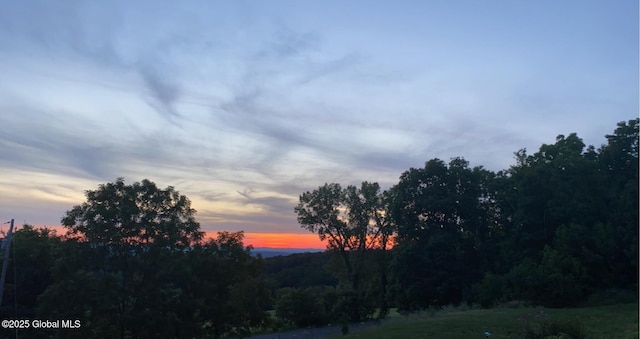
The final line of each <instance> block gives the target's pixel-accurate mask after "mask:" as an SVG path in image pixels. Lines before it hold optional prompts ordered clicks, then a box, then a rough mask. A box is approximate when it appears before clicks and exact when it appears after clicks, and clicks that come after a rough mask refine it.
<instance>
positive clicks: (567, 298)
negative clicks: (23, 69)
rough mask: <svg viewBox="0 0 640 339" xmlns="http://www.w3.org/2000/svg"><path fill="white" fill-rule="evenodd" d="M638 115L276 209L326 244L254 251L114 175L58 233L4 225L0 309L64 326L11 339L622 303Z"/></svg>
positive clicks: (633, 230) (217, 331) (634, 269)
mask: <svg viewBox="0 0 640 339" xmlns="http://www.w3.org/2000/svg"><path fill="white" fill-rule="evenodd" d="M638 125H639V119H634V120H629V121H626V122H620V123H618V124H617V126H616V128H615V130H614V131H613V133H612V134H610V135H606V136H605V137H606V143H604V144H603V145H601V146H599V147H597V148H596V147H594V146H587V145H585V144H584V142H583V141H582V139H580V138H579V137H578V135H576V134H569V135H559V136H558V137H557V138H556V140H555V142H554V143H552V144H543V145H542V146H540V148H539V149H538V150H537V151H536V152H534V153H530V152H529V151H528V150H525V149H521V150H518V151H516V152H515V153H514V154H515V164H514V165H512V166H511V167H510V168H508V169H505V170H501V171H498V172H494V171H490V170H487V169H485V168H483V167H482V166H476V167H472V166H471V165H470V164H469V162H467V161H466V160H465V159H463V158H460V157H456V158H452V159H450V160H449V161H448V162H447V161H444V160H441V159H431V160H428V161H427V162H426V163H425V165H424V167H421V168H410V169H408V170H406V171H405V172H404V173H402V174H401V175H400V177H399V181H398V183H397V184H396V185H394V186H392V187H390V188H389V189H388V190H382V188H381V187H380V186H379V185H378V184H377V183H375V182H367V181H364V182H362V183H361V184H360V185H357V186H356V185H347V186H346V187H344V186H342V185H341V184H339V183H327V184H325V185H323V186H320V187H317V188H315V189H313V188H310V190H309V191H307V192H302V193H301V194H300V199H299V203H298V205H297V206H295V208H293V209H292V213H295V215H296V216H297V218H298V222H299V223H300V225H301V227H303V228H304V229H306V230H308V231H310V232H313V233H316V234H318V236H319V237H320V238H321V239H323V240H326V242H327V244H328V248H327V251H326V252H324V253H306V254H296V255H290V256H286V257H274V258H268V259H262V258H261V257H260V256H254V255H252V248H251V247H247V246H245V245H244V244H243V233H242V232H237V233H231V232H222V233H220V234H219V235H218V237H217V238H216V239H205V238H204V233H203V232H202V231H201V230H200V225H199V223H198V222H197V221H196V217H195V213H196V212H195V210H194V209H193V208H191V204H190V201H189V199H188V198H187V197H185V196H183V195H181V194H179V193H178V192H177V191H175V189H174V188H173V187H167V188H165V189H161V188H158V187H157V186H156V185H155V184H154V183H153V182H150V181H148V180H142V181H141V182H136V183H133V184H130V185H128V184H126V183H125V182H124V179H122V178H119V179H117V180H116V181H115V182H113V183H107V184H103V185H100V186H99V187H98V189H97V190H90V191H87V192H86V202H84V203H83V204H81V205H78V206H74V207H72V208H71V209H70V210H69V211H67V212H66V214H65V216H63V218H62V225H63V226H64V227H65V229H66V231H67V233H66V234H64V235H57V234H55V233H53V232H52V231H50V230H48V229H41V228H34V227H31V226H29V225H24V226H22V227H21V228H20V229H19V230H18V231H16V232H15V233H14V235H13V238H14V249H15V254H12V255H11V256H10V257H11V259H10V265H11V266H10V267H9V269H8V270H7V273H8V275H7V280H6V285H5V291H4V297H3V300H2V306H1V308H0V312H1V313H2V314H1V315H2V318H3V319H14V318H15V319H36V318H37V319H74V320H75V319H79V320H81V322H82V327H81V328H79V329H77V330H74V331H63V330H57V331H51V330H40V331H39V330H35V329H30V330H28V331H22V332H21V333H24V334H22V335H21V336H22V337H43V338H48V337H51V336H53V337H64V338H71V337H77V338H92V337H111V338H148V337H157V338H194V337H202V338H207V337H211V338H219V337H225V336H227V337H228V336H231V337H233V336H246V335H249V334H250V333H251V332H252V331H257V330H259V331H266V330H274V329H280V328H288V327H292V326H316V325H326V324H329V323H334V324H335V323H348V322H351V321H363V320H367V319H372V318H384V317H385V316H386V315H387V313H388V311H389V309H390V308H397V309H398V311H400V312H411V311H416V310H421V309H426V308H433V307H436V308H437V307H442V306H446V305H457V304H460V303H468V304H475V305H480V306H482V307H492V306H495V305H498V304H502V303H506V302H510V301H524V302H529V303H531V304H533V305H543V306H547V307H569V306H577V305H582V304H584V303H585V302H587V301H589V300H594V298H595V297H596V296H603V295H611V294H627V295H633V296H634V298H637V290H638V220H639V216H638V210H639V202H638V185H639V183H638ZM14 264H15V265H14ZM271 310H275V311H274V312H271Z"/></svg>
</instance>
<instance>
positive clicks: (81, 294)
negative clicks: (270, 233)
mask: <svg viewBox="0 0 640 339" xmlns="http://www.w3.org/2000/svg"><path fill="white" fill-rule="evenodd" d="M86 196H87V201H86V202H85V203H83V204H82V205H79V206H75V207H74V208H73V209H71V210H70V211H68V212H67V213H66V215H65V217H64V218H63V219H62V223H63V225H64V226H65V228H66V229H67V230H68V233H67V234H66V235H65V236H63V237H58V236H55V235H54V234H52V233H50V232H49V231H48V230H46V229H40V230H38V229H34V228H33V227H30V226H24V227H23V228H22V229H20V230H18V231H17V232H16V233H15V247H14V248H16V254H15V256H13V260H12V261H15V262H16V264H17V265H18V266H19V269H16V270H15V272H17V275H16V276H10V277H9V279H8V281H10V282H12V283H11V285H10V287H9V288H8V291H11V292H16V293H17V295H16V294H15V293H7V294H5V300H3V301H4V302H3V305H7V302H6V301H11V300H12V299H13V300H16V301H18V300H19V304H16V305H15V307H6V306H5V307H3V309H2V313H3V318H5V319H6V318H10V317H11V318H13V317H15V316H16V313H15V311H16V309H17V311H18V314H19V316H18V317H19V318H22V319H24V318H23V317H26V318H28V319H78V320H80V321H81V327H80V328H78V329H74V330H72V331H70V330H62V329H61V330H59V331H51V330H48V331H41V333H39V332H38V331H37V330H35V329H30V330H28V334H29V336H30V337H38V336H39V335H41V336H42V337H47V338H48V337H51V336H52V335H54V336H55V337H61V338H62V337H64V338H71V337H74V338H98V337H100V338H105V337H106V338H150V337H154V338H193V337H214V338H218V337H220V336H222V335H224V334H228V333H247V332H248V331H249V329H250V328H251V327H253V326H257V325H260V324H261V323H262V322H263V321H264V320H265V319H266V314H265V312H264V309H265V306H266V304H267V303H268V302H269V295H268V291H267V290H266V288H265V286H264V283H263V282H262V275H261V270H262V260H261V259H260V258H255V257H253V256H252V255H251V253H250V248H245V247H243V244H242V239H243V234H242V232H239V233H227V232H222V233H219V234H218V237H217V238H216V239H210V240H207V241H204V240H203V239H202V235H203V234H202V232H201V231H200V230H199V224H198V223H197V222H196V221H195V219H194V213H195V211H194V210H193V209H192V208H191V207H190V202H189V200H188V199H187V198H186V197H185V196H183V195H180V194H178V192H176V191H175V190H174V189H173V188H172V187H168V188H166V189H159V188H158V187H156V185H155V184H154V183H152V182H150V181H148V180H143V181H142V182H139V183H138V182H136V183H134V184H132V185H126V184H125V183H124V181H123V180H122V179H118V180H117V181H116V182H114V183H109V184H105V185H101V186H100V187H99V188H98V190H95V191H87V192H86ZM12 265H13V262H12ZM14 267H15V266H14ZM10 271H11V272H13V270H10ZM16 287H17V289H16ZM12 308H14V309H12Z"/></svg>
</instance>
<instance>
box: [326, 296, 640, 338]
mask: <svg viewBox="0 0 640 339" xmlns="http://www.w3.org/2000/svg"><path fill="white" fill-rule="evenodd" d="M538 311H543V312H544V313H546V314H547V317H548V319H553V320H559V321H564V320H566V321H568V320H572V319H578V320H579V321H580V322H582V324H583V325H584V327H585V330H586V331H587V333H588V335H589V338H625V339H626V338H638V304H637V303H634V304H622V305H612V306H600V307H588V308H572V309H543V308H517V309H507V308H503V309H491V310H470V311H458V312H442V311H441V312H438V313H435V314H429V313H422V314H416V315H410V316H406V317H404V316H397V317H392V318H391V319H390V320H388V321H387V322H386V323H384V324H383V325H381V326H380V327H377V328H373V329H368V330H363V331H357V332H354V333H351V334H349V335H347V336H340V337H338V338H367V339H369V338H452V339H455V338H464V339H467V338H484V335H483V333H484V332H485V331H489V332H490V333H491V336H490V338H492V339H493V338H520V337H521V336H522V335H521V332H520V331H521V321H519V320H518V318H519V317H521V316H523V315H526V314H535V313H536V312H538Z"/></svg>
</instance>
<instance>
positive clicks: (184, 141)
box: [0, 0, 639, 248]
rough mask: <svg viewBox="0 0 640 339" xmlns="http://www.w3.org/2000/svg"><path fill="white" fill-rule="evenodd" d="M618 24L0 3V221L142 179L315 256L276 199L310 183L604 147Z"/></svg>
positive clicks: (217, 220)
mask: <svg viewBox="0 0 640 339" xmlns="http://www.w3.org/2000/svg"><path fill="white" fill-rule="evenodd" d="M638 27H639V25H638V1H631V0H616V1H589V0H563V1H557V0H541V1H511V0H492V1H476V0H458V1H436V0H425V1H295V0H292V1H278V0H272V1H257V0H254V1H208V0H207V1H204V0H203V1H196V0H194V1H191V0H188V1H156V0H139V1H125V0H121V1H118V0H116V1H108V2H107V1H81V0H65V1H48V0H42V1H35V0H33V1H32V0H27V1H17V0H15V1H12V0H9V1H2V2H0V221H4V220H3V219H6V220H9V219H11V218H14V219H16V222H17V223H19V224H22V223H29V224H33V225H42V226H57V225H60V219H61V218H62V216H63V215H64V213H65V211H67V210H70V209H71V208H72V207H73V206H74V205H78V204H80V203H82V202H83V201H84V200H85V197H84V191H85V190H93V189H97V188H98V185H100V184H103V183H107V182H113V181H115V179H116V178H118V177H124V178H125V180H126V182H128V183H133V182H135V181H140V180H142V179H144V178H147V179H149V180H151V181H154V182H155V183H156V184H157V185H158V186H160V187H163V188H164V187H167V186H173V187H174V188H175V189H176V190H177V191H179V192H180V193H181V194H184V195H186V196H187V197H189V199H191V201H192V205H193V207H194V208H195V209H196V210H197V211H198V213H197V214H196V219H197V220H198V221H199V222H200V223H201V226H202V229H203V230H204V231H206V232H211V233H212V234H213V233H214V232H216V231H221V230H228V231H240V230H244V231H245V232H246V235H247V238H246V239H245V243H246V244H253V245H254V246H257V247H295V248H307V247H308V248H322V247H324V245H323V244H322V243H320V242H319V241H318V240H317V237H316V236H314V235H313V234H311V233H309V232H308V231H306V230H304V229H302V228H301V227H300V226H299V225H298V223H297V221H296V215H295V213H294V212H293V208H294V206H295V205H296V204H297V202H298V197H299V196H300V194H302V193H303V192H306V191H310V190H313V189H315V188H317V187H318V186H320V185H323V184H324V183H331V182H337V183H340V184H342V185H345V186H346V185H349V184H359V183H360V182H362V181H369V182H378V183H380V185H381V186H382V187H383V188H388V187H391V186H392V185H394V184H396V183H397V182H398V179H399V177H400V175H401V174H402V172H404V171H406V170H408V169H409V168H411V167H421V166H424V163H425V162H426V161H428V160H430V159H433V158H440V159H443V160H445V161H448V160H449V159H451V158H453V157H458V156H459V157H463V158H465V159H466V160H468V161H469V162H470V164H471V166H484V167H485V168H487V169H490V170H495V171H498V170H502V169H507V168H508V167H509V166H511V165H514V164H515V160H514V157H513V153H514V152H515V151H517V150H519V149H521V148H527V150H529V151H530V152H535V151H536V150H537V149H538V148H539V147H540V146H541V145H542V144H544V143H547V144H551V143H554V142H555V137H556V136H557V135H559V134H565V135H567V134H569V133H574V132H575V133H577V134H578V136H579V137H581V138H582V139H583V140H584V142H585V143H586V144H587V145H594V146H596V147H598V146H600V145H601V144H604V143H605V142H606V139H605V137H604V136H605V135H606V134H610V133H611V132H612V131H613V130H614V129H615V126H616V123H617V122H619V121H626V120H629V119H633V118H635V117H637V116H638V114H639V113H638V112H639V107H638V103H639V98H638V92H639V88H638ZM5 226H6V225H5Z"/></svg>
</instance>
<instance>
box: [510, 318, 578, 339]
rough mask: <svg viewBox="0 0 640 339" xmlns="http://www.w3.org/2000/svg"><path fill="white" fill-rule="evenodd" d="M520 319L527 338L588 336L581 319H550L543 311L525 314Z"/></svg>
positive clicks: (544, 338) (523, 332)
mask: <svg viewBox="0 0 640 339" xmlns="http://www.w3.org/2000/svg"><path fill="white" fill-rule="evenodd" d="M518 320H519V321H520V325H521V327H522V334H523V338H525V339H553V338H558V339H560V338H562V339H584V338H586V337H587V334H586V331H585V329H584V326H583V325H582V323H580V322H579V321H577V320H571V321H559V320H553V319H549V318H548V317H547V315H546V314H545V313H544V312H543V311H539V312H537V313H535V314H527V315H524V316H522V317H520V318H518Z"/></svg>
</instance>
